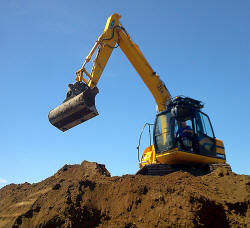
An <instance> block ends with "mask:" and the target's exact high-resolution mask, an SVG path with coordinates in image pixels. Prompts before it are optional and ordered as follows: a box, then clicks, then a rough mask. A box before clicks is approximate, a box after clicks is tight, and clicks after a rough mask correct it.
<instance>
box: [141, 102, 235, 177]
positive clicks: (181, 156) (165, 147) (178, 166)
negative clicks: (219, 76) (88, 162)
mask: <svg viewBox="0 0 250 228" xmlns="http://www.w3.org/2000/svg"><path fill="white" fill-rule="evenodd" d="M202 108H203V104H202V103H201V102H200V101H197V100H194V99H192V98H189V97H176V98H175V99H173V100H172V101H171V102H170V104H169V105H168V106H167V109H166V111H163V112H160V113H158V114H157V115H156V119H155V124H154V132H153V140H154V144H153V145H150V146H149V147H148V148H147V149H146V150H144V152H143V154H142V156H141V159H140V160H139V162H140V163H139V167H140V170H138V172H137V174H144V175H165V174H168V173H171V172H175V171H178V170H186V171H190V170H191V171H192V169H194V168H195V169H196V170H199V172H200V171H201V172H202V173H207V172H208V171H209V170H211V169H212V168H213V167H215V164H216V166H217V167H218V166H223V167H226V168H228V169H229V170H230V169H231V168H230V166H229V165H227V164H226V156H225V150H224V145H223V142H222V141H221V140H219V139H216V138H215V135H214V131H213V127H212V125H211V122H210V119H209V117H208V115H207V114H205V113H204V112H202V111H201V109H202ZM183 123H185V125H186V126H189V129H190V130H189V134H185V135H184V134H182V135H180V134H179V131H178V130H179V129H180V127H181V126H182V124H183ZM199 172H198V173H199Z"/></svg>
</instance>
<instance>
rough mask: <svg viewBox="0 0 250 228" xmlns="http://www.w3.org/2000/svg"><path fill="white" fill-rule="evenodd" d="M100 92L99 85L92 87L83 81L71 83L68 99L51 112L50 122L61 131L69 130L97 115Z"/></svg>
mask: <svg viewBox="0 0 250 228" xmlns="http://www.w3.org/2000/svg"><path fill="white" fill-rule="evenodd" d="M98 92H99V91H98V88H97V87H94V88H93V89H91V88H90V87H88V86H87V85H86V84H85V83H83V82H76V83H75V84H69V87H68V92H67V96H66V99H65V100H64V101H63V103H62V104H61V105H59V106H58V107H56V108H54V109H52V110H51V111H50V112H49V115H48V118H49V121H50V123H51V124H52V125H54V126H55V127H56V128H58V129H59V130H61V131H67V130H69V129H70V128H72V127H75V126H76V125H78V124H81V123H83V122H85V121H87V120H89V119H91V118H93V117H95V116H97V115H98V111H97V109H96V107H95V96H96V94H97V93H98Z"/></svg>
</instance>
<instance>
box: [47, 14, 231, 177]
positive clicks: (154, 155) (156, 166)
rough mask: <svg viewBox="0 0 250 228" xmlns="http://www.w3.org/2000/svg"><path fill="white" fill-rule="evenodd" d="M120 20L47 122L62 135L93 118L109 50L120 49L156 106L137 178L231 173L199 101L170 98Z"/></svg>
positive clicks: (113, 20)
mask: <svg viewBox="0 0 250 228" xmlns="http://www.w3.org/2000/svg"><path fill="white" fill-rule="evenodd" d="M120 18H121V16H120V15H119V14H117V13H115V14H113V15H112V16H110V17H109V18H108V20H107V23H106V26H105V28H104V32H103V33H102V34H101V35H100V36H99V38H98V40H97V41H96V42H95V44H94V46H93V48H92V50H91V51H90V53H89V55H88V56H87V57H86V59H85V61H84V63H83V65H82V67H81V68H80V69H79V70H78V71H77V72H76V82H75V83H74V84H69V85H68V91H67V95H66V99H65V100H64V101H63V103H62V104H61V105H59V106H58V107H56V108H55V109H53V110H51V111H50V112H49V115H48V117H49V121H50V123H51V124H52V125H54V126H55V127H57V128H58V129H60V130H61V131H67V130H69V129H70V128H72V127H74V126H76V125H78V124H81V123H82V122H84V121H87V120H89V119H91V118H93V117H95V116H97V115H98V111H97V109H96V106H95V96H96V95H97V93H98V92H99V91H98V88H97V84H98V81H99V79H100V77H101V75H102V72H103V70H104V68H105V66H106V64H107V62H108V60H109V57H110V55H111V54H112V51H113V50H114V49H115V48H117V47H120V48H121V50H122V51H123V53H124V54H125V55H126V57H127V58H128V59H129V61H130V63H131V64H132V65H133V67H134V68H135V70H136V71H137V73H138V74H139V75H140V77H141V79H142V80H143V82H144V83H145V84H146V86H147V88H148V89H149V90H150V92H151V94H152V95H153V97H154V100H155V102H156V104H157V114H156V119H155V123H154V130H153V144H152V145H150V146H149V147H147V148H146V149H145V150H144V152H143V153H142V156H141V158H140V159H139V168H140V169H139V171H138V172H137V174H144V175H165V174H168V173H171V172H173V171H177V170H186V171H189V172H191V173H192V172H193V173H194V174H197V175H199V173H201V174H202V173H207V172H210V171H211V170H213V169H215V168H216V167H218V166H224V167H226V168H228V169H229V170H231V168H230V166H229V165H228V164H227V163H226V155H225V149H224V145H223V142H222V141H221V140H219V139H217V138H215V135H214V131H213V128H212V125H211V122H210V119H209V117H208V115H207V114H205V113H204V112H202V111H201V109H202V108H203V103H202V102H201V101H198V100H195V99H192V98H189V97H184V96H178V97H175V98H172V97H171V95H170V93H169V91H168V89H167V88H166V86H165V84H164V83H163V82H162V81H161V79H160V78H159V76H158V75H157V74H156V72H155V71H154V70H153V69H152V68H151V66H150V65H149V63H148V62H147V60H146V59H145V57H144V56H143V54H142V52H141V51H140V49H139V47H138V46H137V45H136V44H135V43H134V42H133V41H132V40H131V38H130V36H129V34H128V32H127V31H126V30H125V28H124V27H123V26H122V25H121V23H120V21H119V19H120ZM95 52H97V54H96V57H95V59H94V60H93V65H92V69H91V72H90V73H89V72H87V70H86V69H85V66H86V64H87V63H88V62H89V61H90V60H91V58H92V56H93V54H94V53H95ZM138 151H139V147H138ZM138 157H139V152H138Z"/></svg>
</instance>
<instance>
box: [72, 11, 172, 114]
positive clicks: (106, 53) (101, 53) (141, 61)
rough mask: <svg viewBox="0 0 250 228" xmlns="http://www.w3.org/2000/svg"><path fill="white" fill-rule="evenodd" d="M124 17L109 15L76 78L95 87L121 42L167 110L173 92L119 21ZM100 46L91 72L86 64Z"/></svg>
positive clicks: (161, 105)
mask: <svg viewBox="0 0 250 228" xmlns="http://www.w3.org/2000/svg"><path fill="white" fill-rule="evenodd" d="M120 17H121V16H120V15H118V14H116V13H115V14H113V15H112V16H110V17H109V18H108V20H107V23H106V26H105V29H104V32H103V33H102V34H101V36H100V37H99V38H98V40H97V41H96V43H95V45H94V47H93V48H92V50H91V51H90V53H89V55H88V56H87V57H86V59H85V62H84V64H83V66H82V67H81V69H80V70H79V71H77V72H76V74H77V77H76V80H77V81H81V80H83V81H84V82H85V83H86V84H87V85H88V86H89V87H90V88H94V87H95V86H96V85H97V83H98V81H99V79H100V77H101V74H102V72H103V70H104V68H105V66H106V64H107V62H108V59H109V57H110V55H111V54H112V51H113V49H114V48H116V47H118V46H116V45H119V47H120V48H121V50H122V51H123V53H124V54H125V55H126V57H127V58H128V59H129V61H130V63H131V64H132V65H133V67H134V68H135V70H136V71H137V73H138V74H139V75H140V77H141V78H142V80H143V81H144V83H145V84H146V86H147V87H148V89H149V90H150V92H151V93H152V95H153V97H154V99H155V102H156V104H157V107H158V111H164V110H166V104H167V102H169V101H170V99H171V96H170V93H169V92H168V90H167V88H166V86H165V85H164V83H163V82H162V81H161V80H160V78H159V76H158V75H157V74H156V73H155V71H154V70H153V69H152V67H151V66H150V65H149V63H148V62H147V60H146V59H145V57H144V56H143V54H142V52H141V51H140V49H139V47H138V45H136V44H135V43H134V42H133V41H132V40H131V38H130V36H129V34H128V33H127V31H126V30H125V29H124V28H123V27H122V26H121V24H120V22H119V19H120ZM97 48H98V52H97V55H96V58H95V60H94V61H93V66H92V70H91V73H90V74H89V73H88V72H87V71H86V69H85V68H84V67H85V64H86V63H87V62H89V61H90V59H91V57H92V55H93V54H94V52H95V51H96V49H97ZM83 74H85V75H87V77H88V81H87V80H85V79H84V77H83Z"/></svg>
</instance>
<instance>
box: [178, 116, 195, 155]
mask: <svg viewBox="0 0 250 228" xmlns="http://www.w3.org/2000/svg"><path fill="white" fill-rule="evenodd" d="M193 134H194V132H193V130H192V128H191V127H190V126H188V125H187V123H186V121H182V122H181V124H180V125H179V128H178V130H177V132H176V138H177V140H178V142H179V143H180V145H181V147H182V148H183V149H185V150H191V148H192V141H193Z"/></svg>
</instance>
